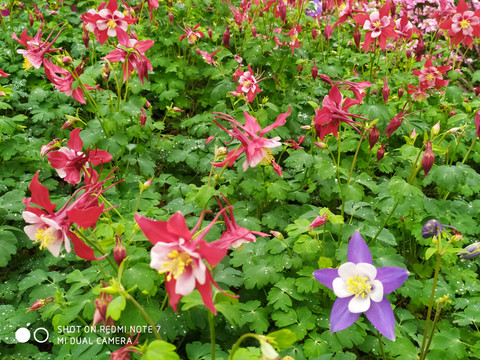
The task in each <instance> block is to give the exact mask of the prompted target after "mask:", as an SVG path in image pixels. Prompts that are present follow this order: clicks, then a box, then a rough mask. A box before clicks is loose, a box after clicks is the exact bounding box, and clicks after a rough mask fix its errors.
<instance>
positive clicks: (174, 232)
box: [135, 210, 239, 314]
mask: <svg viewBox="0 0 480 360" xmlns="http://www.w3.org/2000/svg"><path fill="white" fill-rule="evenodd" d="M221 213H223V210H222V211H221V212H220V213H218V214H217V215H216V216H215V218H214V219H213V220H212V221H211V222H210V224H208V225H207V226H206V227H205V228H204V229H203V230H202V231H201V232H200V233H198V234H197V230H198V228H199V227H200V224H201V222H202V219H203V215H204V214H203V213H202V216H201V217H200V220H199V221H198V223H197V225H196V226H195V227H194V228H193V229H192V230H189V229H188V227H187V223H186V221H185V217H184V216H183V215H182V214H181V213H180V212H176V213H175V214H173V215H172V216H171V217H170V219H169V220H168V221H158V220H151V219H148V218H146V217H143V216H140V215H139V214H135V221H136V222H137V224H138V226H140V229H141V230H142V231H143V233H144V234H145V236H146V237H147V239H148V240H149V241H150V242H151V243H152V244H153V247H152V249H151V251H150V255H151V262H150V266H151V267H152V268H153V269H155V270H157V271H158V273H159V274H165V286H166V290H167V293H168V297H169V301H170V306H171V307H172V308H173V309H174V310H175V311H177V304H178V302H179V301H180V299H181V298H182V297H183V296H185V295H188V294H190V293H191V292H193V290H195V289H197V290H198V291H199V292H200V294H201V296H202V299H203V303H204V304H205V306H206V307H207V308H208V309H210V310H211V311H212V312H213V313H215V314H216V309H215V306H214V304H213V298H212V284H213V285H214V286H215V287H217V288H218V289H219V290H220V291H222V290H221V289H220V287H219V286H218V285H217V283H216V282H215V281H214V280H213V276H212V274H211V272H210V268H209V267H213V266H216V265H217V264H218V263H219V262H220V261H221V260H222V259H223V257H224V256H225V255H226V253H227V249H226V248H225V247H224V246H221V244H222V241H221V240H216V241H213V242H210V243H208V242H207V241H206V240H205V239H204V237H205V235H206V234H207V233H208V232H209V231H210V229H211V228H212V226H213V225H214V224H215V221H216V220H217V219H218V217H219V216H220V214H221ZM237 240H239V239H237ZM207 264H208V265H209V266H207Z"/></svg>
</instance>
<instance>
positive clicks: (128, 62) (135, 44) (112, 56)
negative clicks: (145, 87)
mask: <svg viewBox="0 0 480 360" xmlns="http://www.w3.org/2000/svg"><path fill="white" fill-rule="evenodd" d="M153 44H154V41H153V40H140V41H138V40H135V39H128V38H127V41H125V42H124V41H123V40H122V41H119V45H121V46H117V48H116V49H115V50H113V51H112V52H110V53H109V54H108V55H107V56H105V57H104V59H105V60H108V61H110V62H121V63H122V64H123V65H122V72H123V82H125V81H127V79H128V78H129V77H130V75H131V73H132V72H133V70H137V72H138V77H139V78H140V82H141V83H142V84H143V82H144V79H145V78H146V79H147V82H148V71H149V70H150V71H152V70H153V66H152V63H151V62H150V60H149V59H148V58H147V57H146V56H145V52H146V51H147V50H148V49H150V48H151V47H152V46H153ZM125 48H128V51H127V50H125ZM127 66H128V67H127Z"/></svg>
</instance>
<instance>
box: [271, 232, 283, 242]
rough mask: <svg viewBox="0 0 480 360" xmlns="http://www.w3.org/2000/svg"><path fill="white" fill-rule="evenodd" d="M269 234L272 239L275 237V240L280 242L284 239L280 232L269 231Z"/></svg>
mask: <svg viewBox="0 0 480 360" xmlns="http://www.w3.org/2000/svg"><path fill="white" fill-rule="evenodd" d="M270 234H272V235H273V237H275V238H277V239H280V240H284V239H285V238H284V237H283V234H282V233H281V232H278V231H274V230H271V231H270Z"/></svg>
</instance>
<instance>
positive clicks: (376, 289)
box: [369, 280, 383, 302]
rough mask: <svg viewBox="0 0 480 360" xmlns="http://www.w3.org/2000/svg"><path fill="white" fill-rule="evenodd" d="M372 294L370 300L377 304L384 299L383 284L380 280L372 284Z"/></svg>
mask: <svg viewBox="0 0 480 360" xmlns="http://www.w3.org/2000/svg"><path fill="white" fill-rule="evenodd" d="M371 286H372V292H371V293H370V294H369V296H370V299H372V301H375V302H380V301H382V299H383V284H382V283H381V282H380V281H379V280H374V281H372V282H371Z"/></svg>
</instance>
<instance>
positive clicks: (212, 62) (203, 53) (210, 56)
mask: <svg viewBox="0 0 480 360" xmlns="http://www.w3.org/2000/svg"><path fill="white" fill-rule="evenodd" d="M219 50H220V49H217V50H215V51H214V52H212V53H211V54H209V53H208V52H206V51H202V50H200V49H197V54H198V55H200V56H201V57H202V58H203V60H205V62H206V63H207V64H210V65H213V66H217V63H216V62H215V60H213V57H214V56H215V54H216V53H217V52H218V51H219Z"/></svg>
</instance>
